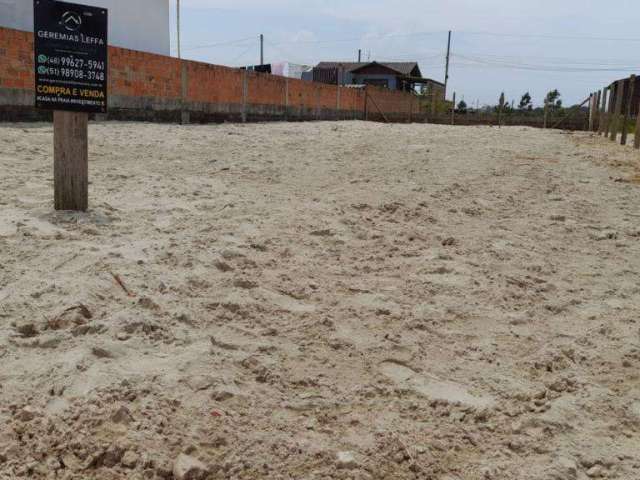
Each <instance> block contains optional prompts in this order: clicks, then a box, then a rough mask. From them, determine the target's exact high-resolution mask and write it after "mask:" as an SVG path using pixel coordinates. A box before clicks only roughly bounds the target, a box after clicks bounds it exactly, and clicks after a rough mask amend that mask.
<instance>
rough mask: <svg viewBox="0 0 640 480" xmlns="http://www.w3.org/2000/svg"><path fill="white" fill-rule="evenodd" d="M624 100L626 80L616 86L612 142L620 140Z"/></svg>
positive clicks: (620, 81)
mask: <svg viewBox="0 0 640 480" xmlns="http://www.w3.org/2000/svg"><path fill="white" fill-rule="evenodd" d="M623 100H624V80H619V81H618V85H617V86H616V102H615V103H616V105H615V110H614V112H613V119H612V121H611V127H612V128H611V137H610V139H611V141H612V142H615V141H617V140H618V130H619V129H620V113H621V112H622V102H623Z"/></svg>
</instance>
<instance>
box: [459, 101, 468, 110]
mask: <svg viewBox="0 0 640 480" xmlns="http://www.w3.org/2000/svg"><path fill="white" fill-rule="evenodd" d="M458 113H467V102H465V101H464V100H460V103H458Z"/></svg>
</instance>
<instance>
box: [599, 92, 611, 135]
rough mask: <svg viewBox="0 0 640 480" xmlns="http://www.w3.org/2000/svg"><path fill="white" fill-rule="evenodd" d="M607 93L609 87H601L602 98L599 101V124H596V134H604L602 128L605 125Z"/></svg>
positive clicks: (603, 128)
mask: <svg viewBox="0 0 640 480" xmlns="http://www.w3.org/2000/svg"><path fill="white" fill-rule="evenodd" d="M608 94H609V89H608V88H607V87H604V88H603V89H602V98H601V103H600V125H598V135H602V134H604V130H605V128H606V125H607V98H608V97H607V95H608Z"/></svg>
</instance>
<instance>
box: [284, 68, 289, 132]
mask: <svg viewBox="0 0 640 480" xmlns="http://www.w3.org/2000/svg"><path fill="white" fill-rule="evenodd" d="M284 120H285V122H288V121H289V77H284Z"/></svg>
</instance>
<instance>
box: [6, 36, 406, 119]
mask: <svg viewBox="0 0 640 480" xmlns="http://www.w3.org/2000/svg"><path fill="white" fill-rule="evenodd" d="M33 64H34V58H33V34H32V33H30V32H23V31H18V30H13V29H7V28H0V121H1V120H39V119H42V120H45V119H50V118H51V114H50V113H49V112H43V111H38V110H36V109H35V108H33V107H32V106H33V104H34V72H33V70H34V65H33ZM414 97H415V96H414V95H412V94H409V93H405V92H396V91H389V90H385V89H382V88H376V87H367V88H366V89H357V88H349V87H343V86H337V85H327V84H324V83H316V82H308V81H302V80H295V79H289V78H284V77H279V76H274V75H268V74H261V73H256V72H252V71H248V70H240V69H235V68H228V67H222V66H217V65H210V64H206V63H201V62H194V61H186V60H179V59H177V58H172V57H166V56H161V55H155V54H150V53H144V52H139V51H133V50H126V49H122V48H116V47H109V113H108V116H107V118H109V119H121V120H122V119H124V120H134V119H135V120H153V121H179V120H182V119H183V118H185V117H189V119H190V120H191V121H194V122H221V121H234V122H235V121H266V120H289V121H298V120H341V119H369V120H385V121H397V122H409V121H411V120H412V113H413V112H412V108H413V106H414Z"/></svg>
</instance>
